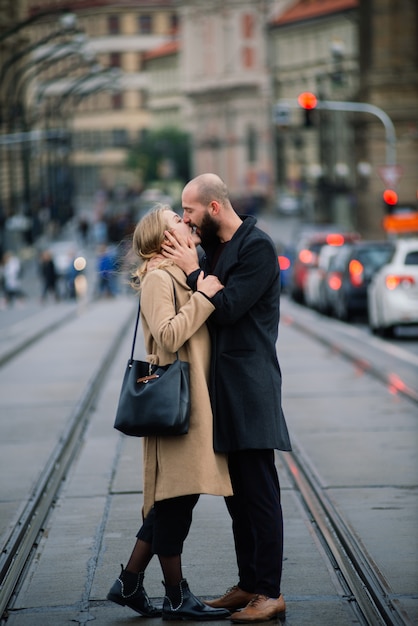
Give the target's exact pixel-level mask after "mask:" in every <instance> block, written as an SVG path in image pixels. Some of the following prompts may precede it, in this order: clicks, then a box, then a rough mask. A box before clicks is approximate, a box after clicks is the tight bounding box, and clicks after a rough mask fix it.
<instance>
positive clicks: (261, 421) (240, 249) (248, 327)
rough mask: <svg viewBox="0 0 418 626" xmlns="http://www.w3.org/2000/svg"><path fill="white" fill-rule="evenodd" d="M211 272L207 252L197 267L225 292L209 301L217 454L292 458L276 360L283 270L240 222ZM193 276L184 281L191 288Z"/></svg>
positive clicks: (252, 224)
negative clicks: (254, 452) (267, 453)
mask: <svg viewBox="0 0 418 626" xmlns="http://www.w3.org/2000/svg"><path fill="white" fill-rule="evenodd" d="M242 219H243V223H242V225H241V226H240V227H239V228H238V230H237V231H236V233H235V234H234V236H233V237H232V239H231V240H230V241H229V242H228V243H227V244H226V246H225V249H224V250H223V251H222V254H221V255H220V257H219V259H218V261H217V262H216V265H215V267H212V260H213V255H214V253H215V249H205V254H204V255H203V257H202V258H201V267H202V269H203V270H204V271H205V272H206V273H212V274H215V275H216V276H218V278H219V279H220V281H221V282H222V283H223V284H224V285H225V288H224V289H223V290H222V291H220V292H218V293H217V294H216V295H215V296H214V297H213V298H211V301H212V302H213V304H214V305H215V307H216V310H215V311H214V313H212V315H211V317H210V318H209V321H208V324H209V329H210V333H211V339H212V355H211V376H210V396H211V403H212V411H213V417H214V448H215V450H216V451H217V452H231V451H235V450H245V449H274V448H275V449H279V450H290V449H291V445H290V439H289V434H288V430H287V426H286V421H285V417H284V414H283V411H282V400H281V386H282V376H281V371H280V366H279V362H278V359H277V353H276V341H277V337H278V325H279V318H280V270H279V264H278V260H277V253H276V250H275V247H274V244H273V242H272V240H271V239H270V237H269V236H268V235H267V234H266V233H264V232H263V231H262V230H260V229H259V228H257V227H256V219H255V218H254V217H252V216H244V217H243V218H242ZM197 274H198V272H195V273H193V274H191V275H190V276H189V278H188V282H189V284H190V285H191V286H192V287H194V288H196V280H197Z"/></svg>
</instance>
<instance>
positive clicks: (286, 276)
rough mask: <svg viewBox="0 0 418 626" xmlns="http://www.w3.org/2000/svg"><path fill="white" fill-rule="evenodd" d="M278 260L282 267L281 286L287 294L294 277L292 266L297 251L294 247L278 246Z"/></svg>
mask: <svg viewBox="0 0 418 626" xmlns="http://www.w3.org/2000/svg"><path fill="white" fill-rule="evenodd" d="M277 259H278V262H279V267H280V285H281V290H282V291H283V292H285V293H287V292H288V291H289V286H290V279H291V275H292V265H293V262H294V260H295V250H294V248H293V247H292V246H287V245H281V244H279V245H278V246H277Z"/></svg>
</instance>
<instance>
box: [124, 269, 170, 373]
mask: <svg viewBox="0 0 418 626" xmlns="http://www.w3.org/2000/svg"><path fill="white" fill-rule="evenodd" d="M167 274H168V275H169V276H170V278H171V282H172V283H173V294H174V309H175V311H176V314H177V297H176V287H175V285H174V280H173V277H172V276H171V274H170V273H169V272H167ZM140 312H141V300H140V298H138V310H137V312H136V321H135V330H134V339H133V342H132V349H131V357H130V359H129V363H133V360H134V351H135V344H136V336H137V334H138V324H139V314H140ZM176 358H177V359H178V358H179V353H178V352H176Z"/></svg>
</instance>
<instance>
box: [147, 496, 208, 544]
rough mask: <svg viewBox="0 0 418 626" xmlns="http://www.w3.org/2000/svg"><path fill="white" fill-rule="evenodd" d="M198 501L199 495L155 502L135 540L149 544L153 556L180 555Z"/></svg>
mask: <svg viewBox="0 0 418 626" xmlns="http://www.w3.org/2000/svg"><path fill="white" fill-rule="evenodd" d="M198 500H199V495H197V494H196V495H190V496H179V497H177V498H168V499H167V500H160V501H158V502H155V503H154V506H153V508H152V509H151V511H150V512H149V513H148V515H147V517H146V518H145V520H144V523H143V524H142V526H141V528H140V529H139V531H138V534H137V538H138V539H141V540H142V541H146V542H147V543H150V544H151V549H152V552H153V553H154V554H158V555H160V556H176V555H177V554H181V553H182V552H183V544H184V541H185V539H186V537H187V535H188V534H189V530H190V525H191V523H192V516H193V509H194V507H195V506H196V503H197V501H198Z"/></svg>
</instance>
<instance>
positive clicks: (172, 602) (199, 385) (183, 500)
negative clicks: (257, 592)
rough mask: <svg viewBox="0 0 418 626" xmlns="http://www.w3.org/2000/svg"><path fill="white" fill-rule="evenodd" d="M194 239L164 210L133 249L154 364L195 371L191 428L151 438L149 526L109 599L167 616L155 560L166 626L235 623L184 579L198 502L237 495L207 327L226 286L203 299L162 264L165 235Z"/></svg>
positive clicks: (201, 281)
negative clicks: (148, 578) (147, 578)
mask: <svg viewBox="0 0 418 626" xmlns="http://www.w3.org/2000/svg"><path fill="white" fill-rule="evenodd" d="M167 228H169V229H172V230H173V231H179V232H181V233H183V235H185V236H186V235H189V234H191V229H190V228H189V227H188V226H187V225H186V224H185V223H184V222H183V221H182V220H181V218H180V217H179V216H178V215H177V214H176V213H174V212H173V211H171V210H170V209H169V207H166V206H159V207H158V208H157V209H155V210H153V211H151V212H150V213H147V215H145V216H144V217H143V218H142V219H141V221H140V222H139V224H138V225H137V227H136V229H135V232H134V236H133V248H134V250H135V252H136V254H137V255H138V256H139V257H140V259H141V260H142V266H141V267H140V269H139V270H138V271H137V279H139V287H140V289H141V322H142V327H143V333H144V340H145V347H146V350H147V353H148V360H150V362H154V363H159V364H160V365H166V364H167V363H171V362H173V361H174V360H175V358H176V352H178V358H180V359H182V360H185V361H188V362H189V363H190V393H191V397H190V400H191V413H190V428H189V432H188V434H186V435H182V436H179V437H145V438H144V440H143V451H144V509H143V512H144V516H145V519H144V523H143V525H142V527H141V529H140V530H139V532H138V534H137V541H136V543H135V546H134V549H133V551H132V554H131V556H130V558H129V561H128V564H127V566H126V569H124V568H123V566H122V572H121V574H120V576H119V578H118V579H117V580H116V581H115V583H114V584H113V586H112V588H111V590H110V591H109V593H108V595H107V598H108V599H109V600H112V601H113V602H116V603H117V604H121V605H122V606H125V605H127V606H129V607H130V608H131V609H133V610H134V611H137V612H138V613H141V614H142V615H145V616H147V617H155V616H158V615H161V611H160V610H158V609H156V608H155V607H154V606H153V605H152V604H151V602H150V600H149V598H148V596H147V594H146V592H145V590H144V587H143V581H144V572H145V569H146V567H147V565H148V563H149V562H150V560H151V558H152V556H153V554H156V555H157V556H158V559H159V561H160V564H161V568H162V571H163V575H164V586H165V597H164V602H163V607H162V617H163V620H164V619H166V620H173V619H178V620H191V621H202V620H214V619H222V618H224V617H228V616H229V612H228V611H227V610H225V609H214V608H212V607H209V606H207V605H206V604H204V603H203V602H201V601H200V600H199V599H198V598H197V597H196V596H194V595H193V593H192V592H191V591H190V589H189V586H188V583H187V581H186V580H185V579H184V578H183V574H182V564H181V554H182V551H183V543H184V541H185V539H186V537H187V535H188V533H189V528H190V525H191V522H192V513H193V509H194V507H195V505H196V503H197V501H198V499H199V494H201V493H207V494H213V495H223V496H227V495H231V493H232V489H231V483H230V479H229V476H228V467H227V459H226V456H225V455H224V454H215V452H214V450H213V440H212V411H211V407H210V399H209V392H208V386H207V381H208V376H209V362H210V339H209V332H208V329H207V327H206V324H205V322H206V319H207V318H208V316H209V315H210V314H211V313H212V311H213V309H214V307H213V305H212V304H211V302H210V301H209V298H210V297H211V296H213V295H214V294H215V293H216V292H217V291H219V290H220V289H222V285H221V283H220V282H219V280H218V279H217V278H215V277H214V276H208V277H206V278H203V273H202V275H201V276H199V278H198V280H197V286H198V291H196V292H193V291H192V290H191V289H190V288H189V287H188V286H187V284H186V276H185V275H184V273H183V272H182V270H180V268H178V267H176V266H175V265H174V264H173V263H171V262H170V261H167V260H166V259H164V258H163V257H162V256H161V254H160V253H161V244H162V242H163V240H164V231H165V229H167Z"/></svg>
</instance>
